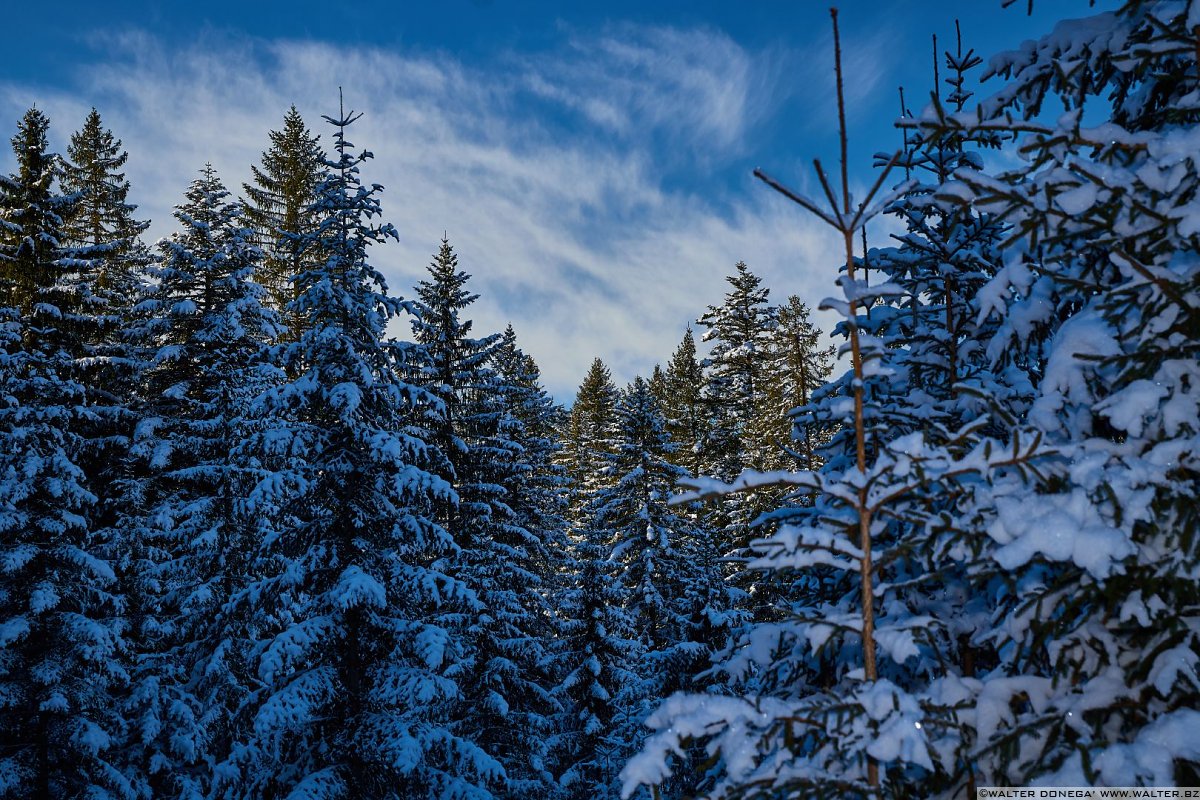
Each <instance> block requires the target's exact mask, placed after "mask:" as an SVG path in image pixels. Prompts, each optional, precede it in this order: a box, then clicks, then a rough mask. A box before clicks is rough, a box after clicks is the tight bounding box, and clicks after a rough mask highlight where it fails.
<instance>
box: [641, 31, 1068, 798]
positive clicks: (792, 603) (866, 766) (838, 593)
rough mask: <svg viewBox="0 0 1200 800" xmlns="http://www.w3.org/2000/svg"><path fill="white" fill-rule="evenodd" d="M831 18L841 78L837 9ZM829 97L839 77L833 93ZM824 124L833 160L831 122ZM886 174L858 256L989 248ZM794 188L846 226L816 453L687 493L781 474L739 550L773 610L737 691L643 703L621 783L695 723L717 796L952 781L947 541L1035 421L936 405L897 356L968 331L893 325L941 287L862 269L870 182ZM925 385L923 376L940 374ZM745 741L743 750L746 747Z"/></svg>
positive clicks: (963, 777)
mask: <svg viewBox="0 0 1200 800" xmlns="http://www.w3.org/2000/svg"><path fill="white" fill-rule="evenodd" d="M834 25H835V27H834V36H835V52H836V54H837V58H838V66H837V76H838V86H839V87H840V86H841V85H842V74H841V67H840V46H838V44H837V42H838V40H837V27H836V12H834ZM968 61H970V59H963V63H966V62H968ZM840 98H841V94H840V91H839V108H841V107H842V106H841V105H840V102H841V101H840ZM841 130H842V139H841V142H842V153H841V156H842V162H843V164H845V160H846V157H847V156H846V145H845V142H846V138H845V128H844V123H843V127H842V129H841ZM915 147H919V148H920V151H921V153H920V158H922V159H923V158H925V157H929V158H942V157H945V158H947V159H948V158H950V156H948V155H947V154H945V153H935V152H934V150H935V149H938V148H937V146H936V145H934V144H933V143H921V144H919V145H915ZM915 153H916V151H915V150H914V152H913V153H910V155H915ZM903 155H904V154H898V155H897V156H896V157H895V158H893V159H889V161H891V162H893V163H894V161H896V160H899V159H900V158H902V157H903ZM817 168H818V170H820V169H821V168H820V166H819V162H818V167H817ZM883 179H884V178H882V177H881V178H880V183H882V181H883ZM769 182H770V181H769ZM900 188H901V193H900V198H899V199H897V200H896V201H895V202H893V203H891V204H890V206H889V207H890V208H891V210H893V211H895V212H896V213H899V214H901V215H902V216H905V217H907V220H908V221H909V222H910V224H912V225H913V230H912V231H911V232H910V235H908V236H906V237H903V238H902V240H901V242H902V246H901V247H899V248H896V249H894V250H889V251H887V252H884V253H879V252H877V251H872V253H871V254H870V259H869V261H870V263H871V265H872V266H873V267H874V266H878V264H879V262H880V261H886V262H887V263H888V264H889V267H888V269H889V270H891V269H893V265H899V264H904V265H905V268H906V269H908V270H909V274H910V275H912V276H920V280H921V281H922V282H925V283H928V282H932V281H934V280H938V277H937V276H942V279H945V278H946V277H948V276H950V275H953V274H954V273H955V271H956V270H962V271H963V272H965V273H968V274H970V273H973V272H974V271H976V270H977V269H978V268H979V265H980V264H981V263H987V262H989V260H990V259H993V258H994V257H995V253H994V251H992V250H990V249H989V248H991V247H992V245H993V244H994V242H995V239H996V237H995V232H994V231H985V232H984V233H982V234H979V235H975V232H976V231H980V230H981V229H986V228H987V226H988V222H987V220H986V219H984V220H982V221H981V220H980V219H979V218H978V217H977V215H975V214H972V213H959V212H960V211H961V209H956V208H954V207H953V205H952V204H950V205H943V206H938V205H937V204H933V203H930V202H929V198H930V197H931V196H933V195H936V194H937V193H938V192H940V191H941V190H942V188H943V187H942V186H941V185H940V184H934V185H932V186H930V185H928V184H921V183H920V182H916V183H913V182H905V183H904V184H903V185H902V186H901V187H900ZM789 194H791V195H792V196H793V197H798V195H794V193H789ZM799 202H800V204H801V205H803V206H805V207H806V208H808V209H810V210H815V211H816V213H818V214H819V215H821V216H822V218H823V219H825V220H826V221H828V222H830V224H831V225H833V226H834V227H835V228H836V229H837V230H838V232H839V233H841V234H842V236H843V239H844V243H845V254H846V261H845V266H844V269H845V274H844V275H843V276H842V277H841V279H840V280H839V283H840V284H841V286H842V290H843V299H840V300H837V301H826V304H827V305H828V306H829V307H832V308H834V309H835V310H838V311H839V312H840V314H841V315H842V318H843V322H842V324H841V326H840V329H841V330H842V331H843V332H844V333H845V334H846V335H847V337H848V338H849V340H850V341H849V345H850V347H849V350H850V353H851V370H850V371H849V372H848V373H847V374H846V375H845V376H844V377H842V378H840V379H839V380H837V381H835V382H834V383H833V384H831V385H830V386H828V387H825V388H823V389H822V390H820V391H818V392H816V393H814V396H813V402H811V403H810V404H809V406H808V407H806V408H804V409H802V414H803V415H809V416H812V417H814V418H816V419H818V420H832V421H834V422H836V423H838V424H839V425H840V426H841V428H842V432H841V433H840V434H839V435H836V436H835V437H834V438H833V439H832V440H831V441H829V442H828V444H827V445H826V446H825V447H824V448H822V449H821V450H820V451H818V452H817V453H816V455H817V456H818V457H819V459H820V461H822V462H823V463H821V464H820V466H819V468H818V469H817V470H815V471H813V470H800V471H796V472H794V473H792V474H791V475H785V476H781V474H780V473H774V474H765V475H760V476H755V475H748V476H743V478H741V479H740V480H739V481H738V482H737V483H736V484H735V485H729V484H717V485H709V484H704V483H703V482H701V483H700V484H698V485H700V486H701V494H710V493H712V494H722V493H725V492H728V491H730V490H744V489H754V488H756V487H763V486H767V487H773V488H774V487H778V486H780V485H783V486H788V487H794V491H795V492H796V495H797V496H796V497H793V498H791V500H790V502H788V503H787V504H786V505H785V506H784V507H783V508H781V509H780V511H778V512H775V513H774V514H772V515H768V519H769V520H770V521H771V522H773V523H775V526H774V527H775V530H774V532H773V533H771V535H770V536H769V537H767V538H765V539H764V540H762V541H759V542H755V543H754V545H753V551H752V552H754V553H755V554H756V555H757V557H756V558H754V559H753V560H751V561H750V562H749V563H748V565H747V567H748V568H749V569H750V570H754V571H756V572H759V573H760V577H759V578H758V580H760V581H764V582H770V583H771V584H773V585H776V586H780V587H781V588H782V590H783V591H782V592H781V593H780V596H781V602H779V603H778V605H777V608H778V610H779V611H780V612H781V613H780V616H778V617H777V618H774V619H767V620H762V621H758V622H756V623H755V624H752V625H750V626H748V627H747V628H746V629H745V630H744V631H743V632H741V633H740V635H739V637H738V640H737V641H736V642H735V644H734V646H733V647H732V648H730V651H729V652H728V653H727V654H726V655H725V657H724V658H723V660H722V664H721V666H720V669H721V670H722V671H723V672H724V673H725V674H727V675H728V676H729V678H730V680H731V682H732V687H733V689H734V692H733V694H735V695H740V696H735V697H730V698H725V699H723V700H722V701H720V702H715V703H714V702H711V701H710V700H709V699H708V698H688V697H685V696H680V697H677V698H674V699H672V700H670V701H669V702H668V703H667V704H666V705H665V706H664V708H663V709H661V710H660V712H658V713H657V714H656V715H655V717H652V718H651V720H650V722H651V725H652V726H653V727H655V728H656V729H658V730H659V731H660V733H658V734H656V735H655V737H654V738H653V739H652V740H651V741H652V746H651V747H650V748H648V750H647V752H646V753H645V754H644V755H643V756H641V757H639V759H638V760H637V762H635V763H633V764H631V766H630V768H629V770H628V771H627V772H626V779H627V786H632V785H633V784H635V783H637V782H639V781H640V782H648V783H654V782H658V781H661V780H662V775H663V773H662V771H661V770H662V768H663V765H662V764H661V762H658V761H657V759H658V758H660V757H661V754H662V753H663V749H664V747H671V746H675V747H677V746H678V744H679V742H680V741H682V740H684V739H686V738H687V737H690V736H696V735H702V736H704V737H706V738H707V739H708V740H709V741H708V745H707V746H708V748H709V751H710V752H713V753H714V754H718V755H719V756H720V757H721V758H722V759H724V760H723V763H722V762H719V763H720V772H721V775H720V777H719V779H718V782H717V785H716V789H717V793H718V794H723V795H727V796H733V797H746V796H755V795H756V794H764V795H765V794H767V793H772V794H780V795H793V794H796V795H799V794H803V795H804V796H811V797H878V796H881V795H882V796H894V797H904V796H911V795H913V794H921V795H922V796H947V797H948V796H958V795H961V794H962V793H963V791H964V789H966V791H967V793H970V792H969V785H970V782H971V780H972V773H971V770H972V769H973V768H974V767H973V764H974V754H973V752H972V735H971V734H970V732H969V725H968V724H967V723H966V717H967V716H968V715H965V714H964V713H963V711H964V708H965V707H967V706H968V704H969V701H970V699H971V698H972V696H973V694H974V693H975V692H977V691H978V690H979V688H980V685H981V684H980V683H979V675H978V674H977V672H976V667H982V668H986V666H987V665H984V664H978V665H973V664H972V663H971V659H970V658H966V657H962V656H963V655H964V654H963V651H962V650H961V649H960V645H961V644H962V643H963V642H962V638H960V634H966V637H965V638H966V639H967V640H968V641H967V644H974V643H975V642H972V641H971V639H972V637H973V636H975V635H979V636H986V633H987V632H986V630H982V629H975V630H972V625H974V624H976V623H978V622H979V621H980V619H981V618H982V619H986V611H987V607H986V606H987V604H986V594H987V591H988V590H987V589H985V588H983V587H976V586H972V585H971V583H970V581H969V580H968V576H967V571H966V570H964V569H962V568H961V565H960V564H958V563H956V561H957V560H959V559H963V558H969V557H970V549H969V547H968V546H967V545H966V544H965V540H968V539H970V538H971V536H972V534H973V533H976V532H978V531H980V530H983V529H986V520H981V519H980V516H981V513H980V511H979V506H978V501H979V499H980V498H981V497H986V495H987V494H988V492H989V490H990V488H991V487H993V486H1004V485H1006V484H1008V483H1012V482H1018V483H1019V482H1022V481H1024V480H1025V479H1026V478H1028V477H1029V476H1030V475H1031V474H1033V473H1032V472H1031V471H1030V465H1031V462H1033V461H1035V460H1036V459H1038V458H1040V457H1042V456H1044V455H1045V451H1044V450H1042V449H1041V448H1040V446H1039V438H1038V436H1037V435H1036V434H1033V435H1027V434H1025V433H1024V432H1023V431H1021V430H1020V428H1019V427H1017V426H1012V428H1011V429H1008V430H1005V432H1006V433H1008V434H1009V435H1008V436H1006V437H1005V438H1004V439H1001V440H993V439H988V438H985V437H984V436H983V435H982V433H981V432H982V431H984V430H987V429H992V428H997V427H1000V426H996V425H994V424H993V421H992V419H991V418H990V417H989V414H990V413H991V410H990V409H989V408H988V407H986V406H984V405H982V404H979V405H977V406H975V408H974V409H973V413H972V414H971V415H967V414H965V413H964V414H961V415H958V416H954V415H952V414H950V413H949V410H950V409H951V408H953V407H954V401H953V395H952V394H950V393H943V394H941V395H937V394H935V393H933V392H930V391H929V390H928V389H929V384H928V383H927V381H928V379H929V376H928V375H927V374H924V373H922V372H921V371H919V370H914V369H913V368H912V365H913V363H914V355H915V356H916V357H917V358H921V353H922V352H927V351H925V350H923V349H922V348H923V347H924V346H925V343H927V342H929V341H940V342H942V344H943V346H944V347H947V346H952V347H955V348H959V352H960V353H966V352H974V353H979V352H980V351H981V349H982V348H981V347H980V346H979V342H978V341H974V342H972V341H969V340H968V339H967V338H966V336H967V334H968V333H969V327H967V326H964V327H960V328H956V329H954V330H953V331H952V332H948V331H947V330H945V329H943V330H941V331H939V330H938V329H937V326H938V324H939V322H940V321H941V320H944V319H946V316H945V314H937V315H935V314H922V313H918V314H917V318H918V320H919V321H923V324H925V325H928V326H930V327H907V326H905V325H900V324H896V322H897V320H899V319H900V318H901V317H903V316H904V315H905V314H906V313H907V311H908V309H907V308H906V307H905V306H906V304H908V305H911V304H912V303H917V304H920V305H924V304H926V303H930V302H934V303H937V302H939V300H940V299H941V298H937V297H933V298H931V297H930V296H929V293H928V292H925V291H924V290H921V291H920V292H918V293H915V294H908V293H906V291H905V289H904V288H903V287H902V286H900V285H899V284H897V283H892V282H884V283H878V282H876V283H874V284H871V285H868V283H867V281H866V280H865V276H864V271H865V267H866V266H867V263H868V259H865V258H861V257H855V255H854V244H855V240H856V238H857V236H856V234H858V233H860V232H861V226H862V225H863V224H864V223H865V221H866V220H867V218H868V214H867V212H866V211H865V210H864V209H866V208H870V207H871V202H870V199H869V198H868V200H867V201H865V202H864V204H863V205H862V206H859V207H858V208H857V210H856V208H855V207H853V206H852V205H851V201H850V197H849V190H848V186H844V187H843V193H842V204H841V206H840V207H834V208H833V209H832V212H831V213H830V212H823V211H822V210H820V209H819V207H818V206H817V205H816V204H815V203H813V202H812V201H811V200H807V199H806V198H800V201H799ZM925 225H927V226H928V227H927V228H923V227H922V226H925ZM972 237H974V238H972ZM943 238H946V239H955V240H957V241H958V242H960V244H961V252H954V253H940V252H938V250H937V249H936V248H937V246H936V241H938V240H939V239H943ZM923 246H924V247H927V248H928V249H923ZM897 269H898V267H897ZM976 285H978V284H976ZM961 289H962V292H961V293H960V294H959V295H958V296H956V298H955V300H954V302H956V303H957V302H960V301H961V302H963V303H964V304H965V305H964V310H965V311H964V317H963V318H968V317H970V311H969V309H970V304H971V303H972V302H974V301H975V298H973V297H972V296H971V295H970V285H969V284H967V283H965V282H964V283H963V284H962V285H961ZM975 308H976V309H978V308H979V306H978V305H976V306H975ZM943 311H944V308H943ZM951 320H952V323H953V320H954V317H951ZM954 337H957V338H954ZM948 338H951V339H953V341H952V342H948V341H947V339H948ZM976 366H981V365H980V364H978V363H977V364H976ZM980 377H981V379H982V372H981V373H980ZM989 380H990V379H989ZM935 383H936V385H937V386H938V387H940V389H941V390H947V389H949V388H950V386H951V384H948V383H947V381H945V380H938V381H936V382H935ZM960 407H961V408H962V409H964V410H965V409H966V408H967V407H966V406H965V405H963V406H960ZM802 418H803V417H802ZM1001 418H1002V419H1004V417H1003V415H1001ZM1007 421H1009V422H1011V417H1010V418H1008V420H1007ZM951 424H953V425H955V427H951ZM801 500H803V502H800V501H801ZM973 598H979V599H973ZM981 611H982V612H983V613H982V614H981V613H980V612H981ZM989 711H991V712H993V713H994V711H995V709H989ZM669 743H672V744H669ZM747 753H754V755H753V756H752V757H751V758H749V759H745V758H744V757H743V755H744V754H747ZM656 773H657V777H655V774H656ZM639 775H640V777H639ZM964 784H966V787H964Z"/></svg>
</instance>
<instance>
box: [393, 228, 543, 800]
mask: <svg viewBox="0 0 1200 800" xmlns="http://www.w3.org/2000/svg"><path fill="white" fill-rule="evenodd" d="M469 279H470V276H469V275H468V274H467V273H466V272H464V271H462V270H460V269H459V267H458V256H457V255H455V253H454V250H453V248H452V247H451V246H450V242H449V241H448V240H447V239H444V238H443V239H442V245H441V249H440V250H439V252H438V254H437V255H436V256H435V257H434V260H433V262H432V263H431V264H430V266H429V278H428V279H427V280H424V281H422V282H421V283H420V284H419V285H418V286H417V296H418V300H419V302H417V303H416V304H414V308H415V310H416V317H415V319H414V321H413V333H414V337H415V339H416V341H417V342H418V343H419V344H421V345H423V346H424V348H425V352H426V354H427V356H428V363H427V366H426V368H425V377H426V388H427V390H428V391H429V392H430V394H432V395H434V396H435V397H437V398H438V400H440V401H441V408H442V413H440V414H439V415H438V416H437V418H436V423H438V424H436V425H435V426H434V427H433V429H432V430H431V436H430V441H431V442H432V443H433V444H436V445H437V446H438V448H439V449H440V450H441V452H442V453H443V454H444V455H445V457H446V459H447V461H448V462H449V463H448V465H447V466H448V474H447V476H446V478H447V480H448V482H449V483H450V485H451V486H452V487H453V488H454V491H455V493H456V494H457V497H458V502H457V503H455V504H446V505H444V506H442V507H441V513H440V514H439V516H438V522H439V523H441V525H442V526H443V527H444V528H445V529H446V530H447V531H449V533H450V534H451V536H453V538H454V541H455V543H456V544H457V546H458V551H457V554H456V556H455V558H454V559H453V560H452V561H450V562H448V563H449V564H450V565H452V566H451V567H449V568H450V569H452V570H453V574H454V575H455V576H456V577H457V578H459V579H460V580H462V581H463V582H464V583H465V584H467V585H468V586H469V587H470V588H471V589H472V590H473V591H474V593H475V596H476V597H477V598H478V601H479V608H478V609H477V611H476V612H475V614H473V616H472V618H469V619H464V620H462V622H461V623H460V624H461V627H462V630H461V635H462V636H463V639H464V647H465V649H464V652H463V653H462V656H461V662H460V663H459V664H458V665H456V667H455V673H454V674H455V676H456V677H457V678H458V680H459V685H460V687H461V698H460V703H459V707H458V709H457V711H456V712H455V722H454V725H453V727H452V730H454V731H455V733H456V734H457V735H459V736H461V737H462V738H463V739H465V740H469V741H471V742H473V743H474V744H475V745H477V746H479V747H480V748H482V749H483V750H484V752H486V753H487V754H488V755H489V756H490V757H491V758H493V759H495V761H496V763H497V764H498V765H499V767H500V768H501V769H502V770H503V774H502V778H503V780H502V781H501V782H498V783H497V784H496V786H495V787H494V789H493V795H494V796H496V797H506V798H520V797H528V796H530V795H539V796H541V795H545V794H546V793H547V792H548V791H549V790H550V786H551V785H552V780H553V779H552V776H551V774H550V771H549V765H548V764H547V761H546V754H545V751H544V743H545V741H546V739H547V737H548V734H549V733H550V719H551V712H552V710H553V707H554V704H553V702H552V701H551V699H550V694H549V684H550V679H549V676H548V674H547V670H548V666H549V659H548V657H547V652H546V649H545V644H544V641H543V640H544V637H545V629H544V628H545V625H544V621H545V620H546V618H547V617H548V609H547V606H546V601H545V598H544V596H543V595H542V594H541V593H540V591H539V590H540V588H541V580H542V579H541V575H540V574H539V570H540V568H541V567H543V566H544V565H545V564H546V563H547V562H548V560H549V558H548V551H547V548H546V542H545V541H544V540H543V538H542V536H543V532H542V531H541V530H538V529H536V528H530V527H526V525H524V524H523V523H524V522H525V521H526V520H527V519H529V516H528V512H529V502H530V501H533V500H534V498H532V497H528V496H525V497H521V496H519V495H518V492H519V491H520V490H522V489H524V488H526V487H527V486H528V484H527V482H526V481H527V474H526V473H527V471H528V470H529V469H531V467H532V465H530V464H528V463H527V462H526V461H525V459H526V453H525V450H524V447H523V442H522V441H521V440H519V439H517V438H514V436H513V434H514V433H517V434H520V433H522V431H520V430H513V429H512V427H511V424H510V417H509V415H508V413H507V412H508V408H509V394H510V393H511V392H513V391H515V390H516V387H511V386H507V385H506V384H505V383H504V381H503V379H502V377H501V376H500V375H499V374H498V373H497V372H496V370H495V369H494V368H493V366H492V364H493V363H494V362H495V361H496V359H497V358H498V357H499V356H500V349H501V347H502V346H503V344H504V338H503V337H501V336H500V335H492V336H487V337H484V338H482V339H476V338H473V337H472V336H471V328H472V323H471V321H470V320H468V319H464V318H463V313H464V312H465V311H466V310H467V309H468V308H469V307H470V306H471V304H472V303H474V301H475V300H476V299H477V297H478V296H477V295H475V294H472V293H470V292H469V291H468V290H467V289H466V284H467V281H468V280H469ZM514 501H519V502H520V504H519V505H518V506H514V505H513V503H514ZM518 508H520V509H522V510H523V511H525V512H526V514H525V515H524V518H522V516H521V515H519V513H518ZM552 509H553V506H551V507H550V509H547V511H551V512H552ZM530 521H533V520H530Z"/></svg>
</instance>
